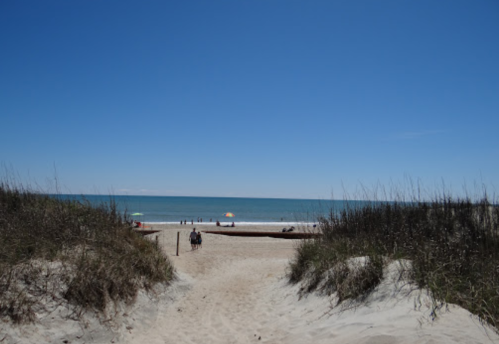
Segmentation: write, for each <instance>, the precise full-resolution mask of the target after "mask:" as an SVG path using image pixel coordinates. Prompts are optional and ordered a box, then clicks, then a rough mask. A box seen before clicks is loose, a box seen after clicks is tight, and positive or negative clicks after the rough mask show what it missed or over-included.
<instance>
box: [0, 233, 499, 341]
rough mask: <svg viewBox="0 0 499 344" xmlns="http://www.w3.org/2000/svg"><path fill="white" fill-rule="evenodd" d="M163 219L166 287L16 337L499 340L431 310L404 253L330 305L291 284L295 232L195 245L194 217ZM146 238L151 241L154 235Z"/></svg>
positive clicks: (470, 322) (459, 314)
mask: <svg viewBox="0 0 499 344" xmlns="http://www.w3.org/2000/svg"><path fill="white" fill-rule="evenodd" d="M154 227H156V228H158V226H154ZM195 227H196V228H198V229H201V230H203V228H206V229H213V227H211V226H209V227H208V226H206V227H203V225H197V226H195ZM160 228H161V230H162V231H161V232H160V233H158V238H157V240H158V243H159V244H160V245H161V246H162V247H163V248H164V250H165V251H166V252H167V254H168V255H169V256H170V257H171V259H172V261H173V263H174V265H175V266H176V269H177V273H178V280H177V281H176V282H175V283H174V284H173V285H172V286H170V287H169V288H168V290H167V291H166V292H163V293H160V294H158V297H157V298H152V299H151V298H148V297H146V296H144V295H141V296H140V297H139V298H138V301H137V303H136V304H135V305H134V306H133V307H132V308H128V309H126V308H125V307H124V308H120V307H118V308H116V309H115V312H114V313H113V314H112V315H109V318H110V319H111V318H112V320H110V322H109V324H112V326H111V328H109V326H108V327H105V326H103V325H99V324H97V322H96V321H94V322H90V323H89V324H90V326H89V327H86V328H83V327H80V328H79V329H78V328H76V327H75V324H74V323H72V322H70V321H63V320H62V319H59V320H58V319H54V321H53V323H52V325H50V324H48V323H47V324H46V325H44V327H43V326H40V325H38V327H36V326H32V327H31V330H30V331H28V332H29V333H27V332H26V331H25V336H24V337H23V338H24V339H23V340H19V342H21V343H24V342H26V343H29V342H34V341H33V340H35V341H37V342H41V343H43V342H53V343H61V342H62V341H63V340H68V343H110V342H115V343H128V344H139V343H158V344H159V343H161V344H163V343H172V344H173V343H276V344H277V343H290V344H298V343H366V344H367V343H369V344H376V343H499V336H498V335H497V334H496V333H495V332H494V331H493V330H491V329H489V328H487V327H485V326H483V325H482V324H480V323H479V321H478V320H477V319H476V318H475V317H473V316H472V315H470V314H469V312H467V311H465V310H463V309H461V308H460V307H457V306H453V305H449V306H448V307H447V308H446V309H442V310H441V311H440V312H439V314H438V317H437V318H436V319H433V318H432V315H431V300H430V299H429V298H428V297H427V296H426V293H425V292H424V291H419V290H417V289H415V288H414V287H413V286H411V285H410V284H408V283H406V282H404V281H399V280H398V279H397V278H398V276H399V274H398V273H397V272H398V270H399V268H400V262H393V263H392V264H391V265H390V267H389V269H387V270H388V271H387V273H386V276H385V279H384V281H383V283H382V285H380V286H379V288H377V290H376V291H375V292H374V293H373V294H372V295H371V296H370V297H369V298H368V299H367V300H365V302H363V303H362V304H355V303H344V304H342V305H340V306H335V300H334V298H330V297H324V296H320V295H315V294H312V295H308V296H304V297H302V298H300V297H299V296H298V291H299V286H291V285H289V284H288V283H287V281H286V279H285V273H286V269H287V266H288V263H289V260H290V259H291V258H292V257H293V253H294V245H296V242H295V241H293V240H285V239H273V238H266V237H263V238H262V237H259V238H247V237H229V236H221V235H215V234H204V235H203V247H202V248H201V249H198V250H194V251H192V250H191V247H190V244H189V242H188V234H189V232H190V231H191V230H192V226H190V225H188V226H180V225H162V226H160ZM236 228H237V229H238V230H268V231H276V230H280V228H276V227H255V226H248V227H236ZM177 232H180V240H181V241H180V251H179V253H180V254H179V256H178V257H177V256H176V255H175V254H176V238H177ZM151 237H152V238H151V239H152V240H156V235H155V234H153V235H151ZM87 320H88V318H87ZM109 324H108V325H109ZM50 326H52V329H50ZM69 326H73V327H72V328H73V330H72V331H70V330H69V329H68V328H69ZM14 332H15V331H13V330H12V329H11V328H9V332H8V334H9V337H8V341H7V342H8V343H10V342H12V343H14V342H16V341H15V339H16V338H17V339H19V337H18V335H19V334H18V333H17V332H16V333H17V334H16V333H14ZM61 333H62V334H63V335H61ZM90 334H91V335H90ZM16 336H17V337H16ZM65 338H66V339H65ZM1 339H2V338H1V336H0V340H1ZM26 340H27V341H26Z"/></svg>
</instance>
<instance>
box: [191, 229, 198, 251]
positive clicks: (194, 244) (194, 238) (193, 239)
mask: <svg viewBox="0 0 499 344" xmlns="http://www.w3.org/2000/svg"><path fill="white" fill-rule="evenodd" d="M189 239H190V241H191V248H192V249H193V250H195V249H196V248H197V246H198V234H197V233H196V228H193V229H192V232H191V235H189Z"/></svg>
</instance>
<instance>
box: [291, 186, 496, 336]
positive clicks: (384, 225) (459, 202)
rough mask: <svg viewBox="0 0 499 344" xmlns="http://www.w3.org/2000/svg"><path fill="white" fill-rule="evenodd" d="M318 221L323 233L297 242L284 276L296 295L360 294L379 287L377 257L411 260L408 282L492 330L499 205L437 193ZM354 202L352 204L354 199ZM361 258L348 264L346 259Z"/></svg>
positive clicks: (380, 262) (372, 204) (347, 209)
mask: <svg viewBox="0 0 499 344" xmlns="http://www.w3.org/2000/svg"><path fill="white" fill-rule="evenodd" d="M353 203H354V202H352V203H350V204H349V203H348V202H347V205H346V207H345V208H344V209H341V210H338V211H336V210H334V209H332V210H331V211H330V214H329V215H328V217H323V218H320V220H319V221H320V225H319V229H320V231H321V233H322V235H321V236H320V237H319V238H317V239H315V240H305V241H302V242H301V244H300V245H299V247H298V248H297V252H296V255H295V257H294V259H293V261H292V262H291V264H290V271H289V275H288V277H289V280H290V281H291V282H292V283H301V284H302V286H303V287H302V292H304V293H306V292H311V291H314V290H320V291H323V292H327V293H333V292H336V293H337V296H338V300H339V302H341V301H343V300H345V299H359V298H363V297H366V296H367V295H369V292H370V291H372V290H374V288H375V287H376V286H377V285H378V284H379V282H380V281H381V279H382V276H383V267H384V266H385V264H384V262H387V261H389V260H392V259H401V258H404V259H408V260H411V262H412V264H411V268H410V271H409V275H410V278H411V279H412V281H414V282H415V283H417V285H418V286H419V287H421V288H427V289H428V290H429V291H430V292H431V296H432V297H433V298H434V300H435V309H434V310H436V308H437V307H438V306H437V305H442V303H454V304H458V305H460V306H462V307H463V308H465V309H467V310H469V311H470V312H471V313H473V314H476V315H478V316H479V317H480V318H481V319H482V320H484V321H486V322H488V323H489V324H491V325H493V326H495V327H496V328H499V326H498V325H499V294H498V293H497V291H498V290H499V207H498V206H497V202H495V204H494V202H491V201H490V199H489V197H488V196H487V195H486V194H485V195H484V197H482V198H481V199H480V200H478V201H471V200H470V199H469V198H466V199H456V198H454V199H453V198H452V197H448V196H445V195H444V196H442V197H439V198H436V199H434V200H433V201H430V202H424V201H419V200H416V201H411V202H369V203H367V204H364V206H362V207H357V206H350V205H351V204H353ZM356 204H358V203H356ZM355 257H366V258H365V260H364V264H357V265H352V264H351V261H352V258H355Z"/></svg>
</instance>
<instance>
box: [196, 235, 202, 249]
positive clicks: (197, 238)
mask: <svg viewBox="0 0 499 344" xmlns="http://www.w3.org/2000/svg"><path fill="white" fill-rule="evenodd" d="M196 240H197V242H198V248H201V247H203V245H202V243H203V238H201V232H198V235H197V236H196Z"/></svg>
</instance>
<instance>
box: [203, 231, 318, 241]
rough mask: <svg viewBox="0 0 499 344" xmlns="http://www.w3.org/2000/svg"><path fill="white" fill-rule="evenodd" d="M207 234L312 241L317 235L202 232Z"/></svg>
mask: <svg viewBox="0 0 499 344" xmlns="http://www.w3.org/2000/svg"><path fill="white" fill-rule="evenodd" d="M202 232H203V233H207V234H222V235H229V236H242V237H271V238H279V239H312V238H317V237H318V236H319V235H320V234H319V233H299V232H238V231H202Z"/></svg>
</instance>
